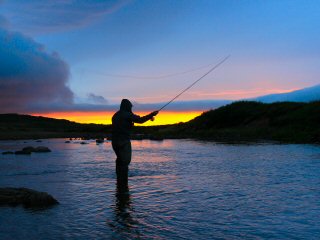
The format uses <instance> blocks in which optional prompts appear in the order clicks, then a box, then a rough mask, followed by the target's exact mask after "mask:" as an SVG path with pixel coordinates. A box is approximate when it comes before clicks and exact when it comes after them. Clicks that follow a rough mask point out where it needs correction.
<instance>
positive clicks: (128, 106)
mask: <svg viewBox="0 0 320 240" xmlns="http://www.w3.org/2000/svg"><path fill="white" fill-rule="evenodd" d="M120 110H123V111H127V112H131V111H132V103H131V102H130V101H129V100H128V99H122V101H121V104H120Z"/></svg>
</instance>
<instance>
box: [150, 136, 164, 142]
mask: <svg viewBox="0 0 320 240" xmlns="http://www.w3.org/2000/svg"><path fill="white" fill-rule="evenodd" d="M149 139H150V140H152V141H163V137H161V136H157V135H151V136H150V137H149Z"/></svg>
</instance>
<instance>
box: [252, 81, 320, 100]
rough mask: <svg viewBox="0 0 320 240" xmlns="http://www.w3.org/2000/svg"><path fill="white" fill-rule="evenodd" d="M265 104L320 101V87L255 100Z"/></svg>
mask: <svg viewBox="0 0 320 240" xmlns="http://www.w3.org/2000/svg"><path fill="white" fill-rule="evenodd" d="M253 100H255V101H260V102H264V103H272V102H311V101H320V85H316V86H313V87H309V88H304V89H300V90H296V91H292V92H288V93H279V94H270V95H265V96H261V97H258V98H255V99H253Z"/></svg>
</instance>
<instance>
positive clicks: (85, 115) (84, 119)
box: [32, 111, 202, 126]
mask: <svg viewBox="0 0 320 240" xmlns="http://www.w3.org/2000/svg"><path fill="white" fill-rule="evenodd" d="M201 113H202V112H200V111H192V112H170V111H163V112H160V113H159V114H158V116H156V118H155V120H154V121H148V122H146V123H144V124H142V125H143V126H154V125H164V124H174V123H179V122H187V121H189V120H191V119H193V118H195V117H197V116H199V115H200V114H201ZM113 114H114V112H57V113H33V114H32V115H33V116H43V117H49V118H56V119H66V120H69V121H74V122H78V123H95V124H111V118H112V115H113ZM135 114H138V115H140V116H144V115H146V114H148V113H146V112H136V113H135ZM136 125H140V124H136Z"/></svg>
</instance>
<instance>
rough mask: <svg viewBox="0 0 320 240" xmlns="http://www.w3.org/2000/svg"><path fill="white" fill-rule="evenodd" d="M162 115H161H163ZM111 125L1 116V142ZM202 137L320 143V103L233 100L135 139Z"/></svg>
mask: <svg viewBox="0 0 320 240" xmlns="http://www.w3.org/2000/svg"><path fill="white" fill-rule="evenodd" d="M160 114H161V113H160ZM110 136H111V125H103V124H80V123H75V122H71V121H67V120H58V119H52V118H44V117H33V116H28V115H18V114H1V115H0V139H2V140H7V139H44V138H82V139H97V138H99V139H100V138H106V139H108V138H110ZM186 138H189V139H203V140H212V141H222V142H242V141H250V142H255V141H279V142H286V143H319V142H320V102H311V103H294V102H279V103H272V104H264V103H259V102H253V101H243V102H235V103H232V104H229V105H226V106H223V107H220V108H218V109H215V110H211V111H208V112H204V113H203V114H201V115H200V116H198V117H196V118H195V119H193V120H191V121H189V122H186V123H179V124H173V125H163V126H150V127H143V126H136V127H134V129H133V134H132V139H151V140H162V139H186Z"/></svg>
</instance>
